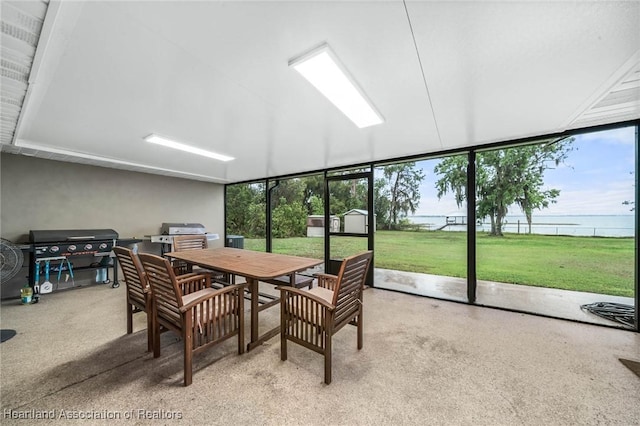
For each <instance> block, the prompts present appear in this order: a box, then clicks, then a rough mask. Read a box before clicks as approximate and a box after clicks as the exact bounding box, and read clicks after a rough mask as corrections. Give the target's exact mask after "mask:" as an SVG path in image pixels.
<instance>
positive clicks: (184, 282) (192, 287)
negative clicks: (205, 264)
mask: <svg viewBox="0 0 640 426" xmlns="http://www.w3.org/2000/svg"><path fill="white" fill-rule="evenodd" d="M176 281H177V283H178V285H179V286H180V288H181V289H182V294H183V295H185V294H190V293H194V292H196V291H199V290H202V289H205V288H209V287H211V275H206V274H200V275H199V274H193V273H191V274H185V275H180V276H178V277H176Z"/></svg>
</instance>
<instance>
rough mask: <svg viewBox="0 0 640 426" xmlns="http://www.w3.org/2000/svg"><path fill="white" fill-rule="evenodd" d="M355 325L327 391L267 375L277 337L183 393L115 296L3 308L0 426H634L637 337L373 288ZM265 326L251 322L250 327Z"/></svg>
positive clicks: (207, 361) (200, 365) (231, 345)
mask: <svg viewBox="0 0 640 426" xmlns="http://www.w3.org/2000/svg"><path fill="white" fill-rule="evenodd" d="M364 312H365V315H364V318H365V327H364V330H365V335H364V339H365V340H364V348H363V349H362V350H361V351H358V350H357V349H356V332H355V328H354V327H347V328H345V329H343V330H342V331H340V333H338V334H337V335H336V338H335V340H334V350H333V355H334V363H333V364H334V371H333V383H332V384H331V385H329V386H327V385H325V384H323V362H322V357H321V356H320V355H318V354H316V353H313V352H311V351H309V350H306V349H304V348H301V347H299V346H297V345H294V344H290V345H289V360H288V361H285V362H283V361H280V356H279V351H280V345H279V339H278V338H277V337H276V338H273V339H271V340H269V341H268V342H267V343H265V344H264V345H262V346H260V347H259V348H257V349H255V350H254V351H252V352H249V353H245V354H243V355H241V356H238V355H237V354H236V352H235V349H236V347H235V342H234V341H228V342H225V343H224V344H222V345H221V346H219V347H217V348H214V349H212V350H209V351H207V352H205V353H202V354H200V355H197V356H196V357H195V360H194V376H193V385H191V386H190V387H187V388H185V387H183V386H182V354H181V351H180V344H179V342H178V340H177V339H176V338H175V337H174V336H173V335H171V334H170V333H165V334H163V337H162V351H163V352H162V356H161V357H160V358H157V359H154V358H153V357H152V355H151V354H149V353H147V352H145V350H146V335H145V330H144V326H145V319H144V314H142V313H140V314H136V316H135V332H134V333H133V334H131V335H126V334H125V329H126V320H125V289H124V287H120V288H117V289H112V288H111V287H109V286H106V285H93V286H89V287H86V288H81V289H75V290H69V291H61V292H57V293H52V294H50V295H46V296H44V297H43V298H42V300H41V301H40V302H39V303H38V304H35V305H28V306H23V305H20V304H19V301H17V300H6V301H3V302H2V305H1V313H0V320H1V327H2V328H3V329H14V330H16V331H17V335H16V336H15V337H13V338H12V339H10V340H8V341H6V342H4V343H2V344H0V362H1V366H2V369H1V377H0V384H1V390H0V396H1V409H2V420H0V422H1V423H2V424H32V423H35V422H34V421H33V420H18V419H15V418H12V416H15V417H18V416H34V415H37V414H47V415H49V414H51V415H53V416H54V418H55V420H50V421H42V422H38V424H40V423H42V424H46V423H55V424H78V422H77V420H72V419H70V418H69V417H70V416H85V417H86V416H89V415H91V416H111V417H115V418H121V419H122V420H121V421H119V422H118V424H241V425H244V424H247V425H249V424H250V425H255V424H269V425H271V424H273V425H282V424H303V425H314V424H318V425H320V424H322V425H334V424H348V425H354V424H393V425H397V424H436V425H438V424H443V425H450V424H462V425H465V424H469V425H470V424H473V425H516V424H517V425H549V424H553V425H575V424H614V425H634V424H635V425H637V424H640V404H639V403H638V401H639V400H640V377H638V376H636V375H635V374H634V373H633V372H631V370H629V369H628V368H626V367H625V366H624V365H623V364H622V363H621V362H620V361H619V358H624V359H630V360H635V361H640V333H635V332H631V331H626V330H620V329H615V328H607V327H599V326H594V325H590V324H582V323H576V322H571V321H563V320H556V319H551V318H545V317H540V316H534V315H527V314H522V313H514V312H507V311H503V310H496V309H487V308H482V307H476V306H469V305H466V304H460V303H453V302H448V301H442V300H436V299H430V298H425V297H419V296H413V295H408V294H402V293H398V292H392V291H386V290H380V289H367V290H366V291H365V294H364ZM278 315H279V312H278V309H277V308H274V309H270V310H268V311H266V312H264V313H261V320H262V322H263V324H264V326H265V328H266V327H269V326H273V325H275V324H277V323H278V320H279V316H278ZM31 410H34V411H31ZM129 416H130V417H131V418H130V419H126V418H127V417H129ZM154 417H155V419H154ZM178 417H179V419H178ZM86 423H88V424H105V425H106V424H113V423H114V422H113V420H95V419H92V420H90V421H87V422H86Z"/></svg>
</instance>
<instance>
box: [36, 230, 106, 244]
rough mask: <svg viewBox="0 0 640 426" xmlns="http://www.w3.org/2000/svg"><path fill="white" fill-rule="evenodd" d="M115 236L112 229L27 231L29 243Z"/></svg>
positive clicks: (100, 238) (104, 238)
mask: <svg viewBox="0 0 640 426" xmlns="http://www.w3.org/2000/svg"><path fill="white" fill-rule="evenodd" d="M117 238H118V233H117V232H116V231H114V230H113V229H59V230H36V231H33V230H32V231H29V242H31V243H53V242H60V241H86V240H115V239H117Z"/></svg>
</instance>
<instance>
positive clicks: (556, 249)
mask: <svg viewBox="0 0 640 426" xmlns="http://www.w3.org/2000/svg"><path fill="white" fill-rule="evenodd" d="M244 244H245V248H246V249H250V250H264V247H265V242H264V239H245V241H244ZM323 244H324V239H323V238H304V237H301V238H284V239H274V240H273V252H275V253H285V254H293V255H297V256H306V257H313V258H318V259H322V258H323V257H324V245H323ZM466 244H467V238H466V234H465V233H464V232H444V231H441V232H438V231H435V232H408V231H377V232H376V235H375V251H376V256H375V266H376V267H377V268H385V269H395V270H399V271H408V272H422V273H428V274H436V275H446V276H452V277H465V276H466V269H467V266H466ZM476 247H477V265H478V271H477V273H478V279H481V280H489V281H498V282H505V283H516V284H524V285H532V286H538V287H552V288H560V289H567V290H577V291H586V292H593V293H602V294H610V295H616V296H627V297H633V295H634V288H633V287H634V282H633V274H634V239H633V238H594V237H563V236H547V235H517V234H508V235H507V236H505V237H503V238H496V237H490V236H488V235H486V234H478V236H477V245H476ZM365 249H366V239H365V238H353V237H341V238H333V239H332V253H331V256H332V257H335V258H338V257H341V256H345V255H347V254H353V253H355V252H357V251H360V250H365Z"/></svg>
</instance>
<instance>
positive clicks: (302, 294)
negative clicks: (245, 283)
mask: <svg viewBox="0 0 640 426" xmlns="http://www.w3.org/2000/svg"><path fill="white" fill-rule="evenodd" d="M372 255H373V252H371V251H367V252H364V253H361V254H358V255H354V256H350V257H347V258H346V259H344V260H343V262H342V265H341V266H340V272H339V273H338V275H337V276H336V275H329V274H318V275H317V278H318V286H317V287H314V288H311V289H309V290H306V289H297V288H294V287H290V286H281V287H278V289H279V290H280V318H281V323H280V358H281V359H282V360H283V361H286V360H287V341H291V342H294V343H297V344H299V345H302V346H304V347H306V348H308V349H311V350H313V351H315V352H318V353H320V354H323V355H324V382H325V383H326V384H330V383H331V340H332V337H333V335H334V334H335V333H337V332H338V331H339V330H340V329H341V328H342V327H344V326H345V325H347V324H352V325H356V326H357V327H358V331H357V334H358V349H362V331H363V330H362V325H363V324H362V290H363V289H364V281H365V278H366V276H367V271H368V270H369V266H370V264H371V258H372Z"/></svg>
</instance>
